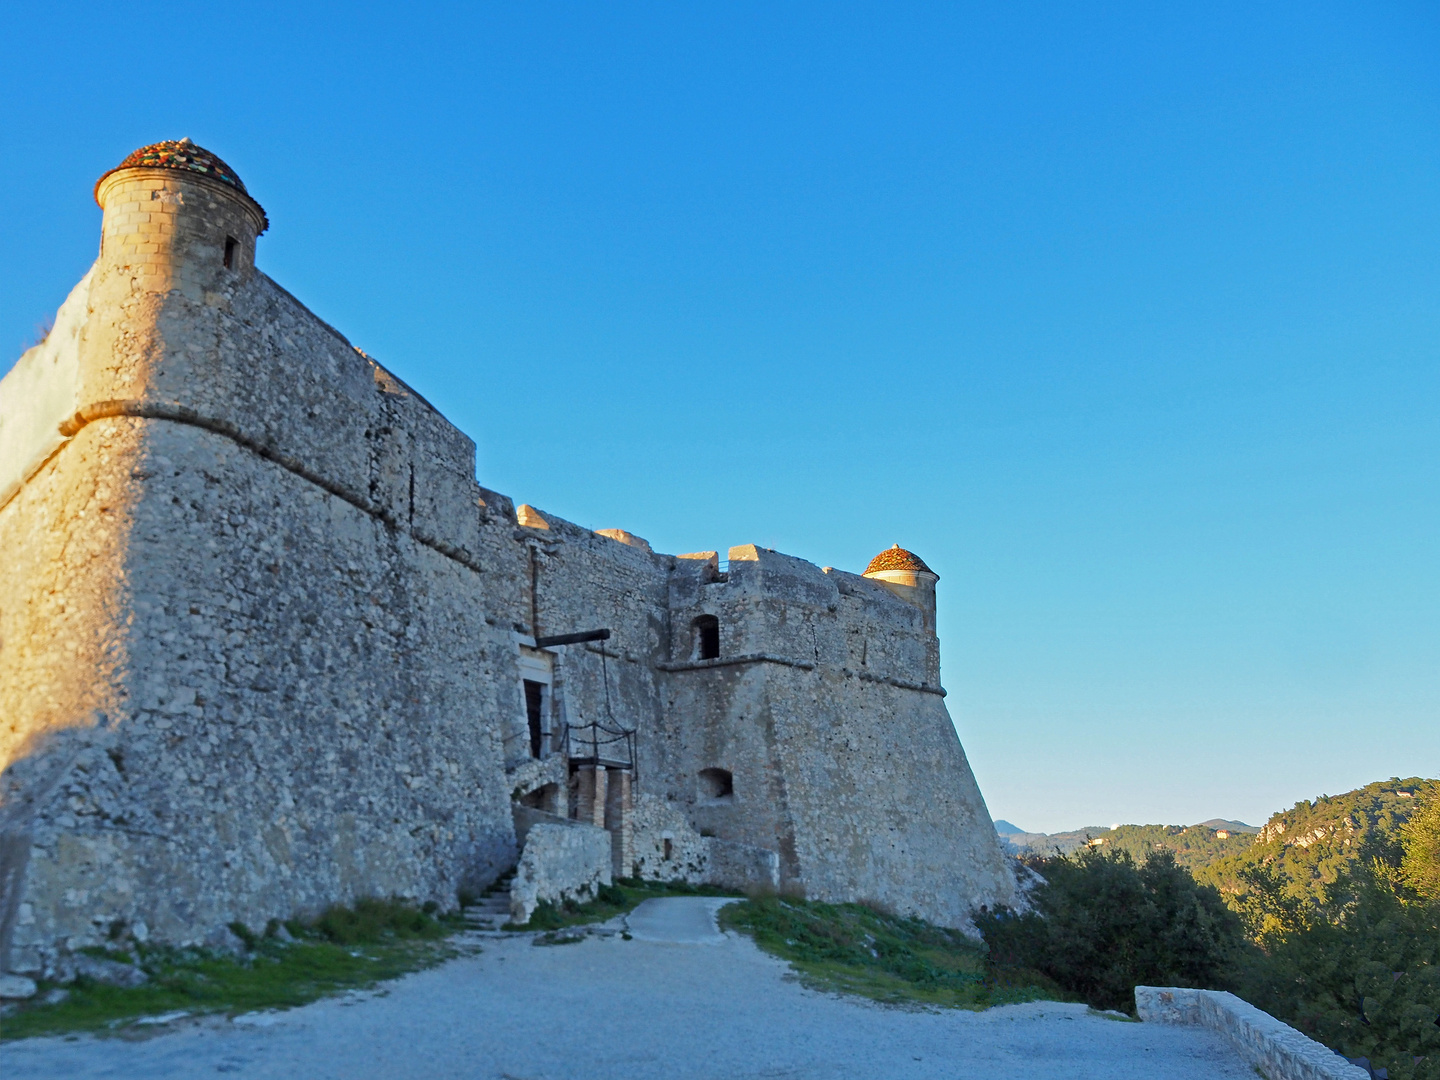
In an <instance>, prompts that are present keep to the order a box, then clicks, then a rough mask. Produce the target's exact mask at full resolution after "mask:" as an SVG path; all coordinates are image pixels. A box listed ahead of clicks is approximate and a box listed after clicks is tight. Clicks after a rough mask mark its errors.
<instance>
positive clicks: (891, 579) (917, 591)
mask: <svg viewBox="0 0 1440 1080" xmlns="http://www.w3.org/2000/svg"><path fill="white" fill-rule="evenodd" d="M863 576H865V577H867V578H872V579H874V580H875V581H878V582H880V583H881V584H882V585H884V586H885V587H886V588H887V589H889V590H890V591H891V592H893V593H894V594H895V595H896V596H898V597H900V599H901V600H904V601H905V602H906V603H909V604H914V605H915V606H916V607H918V608H919V609H920V611H921V612H922V613H923V614H924V616H925V629H927V630H929V631H930V632H931V633H934V632H935V583H936V582H937V581H939V580H940V575H939V574H937V573H935V571H933V570H931V569H930V567H928V566H926V565H925V560H924V559H922V558H920V556H919V555H916V554H915V553H914V552H913V551H906V550H905V549H904V548H902V547H901V546H900V545H899V544H896V545H895V546H894V547H889V548H886V549H885V550H884V551H882V552H880V554H879V555H876V556H875V557H874V558H873V559H871V560H870V565H869V566H867V567H866V568H865V573H864V575H863Z"/></svg>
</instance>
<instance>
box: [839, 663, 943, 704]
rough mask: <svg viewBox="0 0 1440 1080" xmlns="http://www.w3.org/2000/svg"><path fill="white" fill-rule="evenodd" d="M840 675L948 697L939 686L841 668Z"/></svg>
mask: <svg viewBox="0 0 1440 1080" xmlns="http://www.w3.org/2000/svg"><path fill="white" fill-rule="evenodd" d="M840 673H841V674H842V675H844V676H845V677H846V678H856V679H859V680H860V681H861V682H873V683H883V684H884V685H886V686H894V687H897V688H898V689H901V690H917V691H919V692H920V693H922V694H934V695H936V696H937V697H948V696H949V694H950V691H948V690H946V689H944V688H943V687H939V686H930V685H928V684H926V683H918V682H906V681H905V680H904V679H892V678H891V677H890V676H889V675H872V674H871V673H870V672H868V671H852V670H851V669H850V668H841V669H840Z"/></svg>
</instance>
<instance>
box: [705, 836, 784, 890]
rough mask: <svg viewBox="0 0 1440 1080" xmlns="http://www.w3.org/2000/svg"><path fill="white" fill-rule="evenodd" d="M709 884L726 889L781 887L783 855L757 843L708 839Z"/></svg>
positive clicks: (707, 876) (707, 877) (706, 873)
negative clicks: (781, 857)
mask: <svg viewBox="0 0 1440 1080" xmlns="http://www.w3.org/2000/svg"><path fill="white" fill-rule="evenodd" d="M706 849H707V854H708V856H709V859H708V864H707V866H706V868H705V883H706V884H707V885H718V886H720V887H721V888H722V889H751V888H757V887H758V888H761V889H778V888H780V855H779V853H777V852H774V851H771V850H770V849H769V848H762V847H756V846H755V845H754V844H738V843H736V842H735V841H733V840H720V839H717V838H715V837H707V838H706Z"/></svg>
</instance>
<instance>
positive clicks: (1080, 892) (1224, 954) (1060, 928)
mask: <svg viewBox="0 0 1440 1080" xmlns="http://www.w3.org/2000/svg"><path fill="white" fill-rule="evenodd" d="M1030 865H1031V866H1032V867H1033V868H1034V869H1035V870H1036V871H1038V872H1039V873H1040V875H1041V876H1042V877H1043V878H1044V879H1045V884H1044V885H1041V886H1039V887H1038V888H1037V889H1036V890H1035V891H1034V892H1033V893H1032V895H1031V900H1032V902H1033V904H1034V907H1035V910H1034V911H1033V912H1030V913H1027V914H1025V915H1019V916H1017V915H1014V914H1012V913H1009V912H999V913H991V914H989V915H984V916H981V917H980V919H978V920H977V922H978V924H979V927H980V931H981V933H983V934H984V936H985V941H986V943H987V944H988V945H989V947H990V956H991V960H992V961H993V962H995V963H997V964H999V965H1002V966H1005V965H1011V966H1018V967H1025V968H1031V969H1033V970H1035V971H1038V972H1040V973H1041V974H1043V975H1046V976H1048V977H1049V978H1051V979H1053V980H1055V982H1057V983H1059V984H1060V985H1061V986H1062V987H1064V988H1065V989H1067V990H1070V991H1072V992H1073V993H1076V994H1078V995H1080V997H1082V998H1083V999H1084V1000H1085V1001H1087V1002H1088V1003H1089V1004H1091V1005H1093V1006H1095V1007H1096V1008H1102V1009H1123V1010H1125V1011H1126V1012H1133V1011H1134V1008H1135V986H1136V985H1137V984H1148V985H1152V986H1198V987H1223V986H1224V985H1226V984H1227V983H1228V975H1229V973H1230V971H1231V970H1232V967H1233V964H1234V961H1235V959H1236V956H1237V954H1238V953H1239V951H1241V950H1242V949H1243V948H1244V947H1245V943H1244V933H1243V931H1242V928H1241V924H1240V920H1239V918H1237V917H1236V916H1235V914H1234V913H1233V912H1231V911H1230V910H1229V909H1228V908H1226V907H1225V904H1224V902H1223V901H1222V900H1221V899H1220V894H1219V893H1217V892H1216V891H1215V890H1214V889H1213V888H1210V887H1209V886H1204V885H1197V884H1196V883H1195V879H1194V878H1192V877H1191V876H1190V874H1189V873H1188V872H1187V871H1186V870H1185V869H1184V868H1182V867H1180V866H1177V865H1176V864H1175V857H1174V855H1173V854H1172V853H1171V852H1169V851H1157V852H1155V853H1154V854H1153V855H1151V856H1150V858H1148V859H1147V860H1146V861H1145V862H1144V863H1143V864H1141V865H1138V866H1137V865H1136V863H1135V861H1134V860H1133V859H1132V858H1131V857H1130V856H1129V854H1128V853H1126V852H1123V851H1121V852H1117V853H1115V854H1113V855H1106V854H1102V853H1101V852H1100V851H1099V850H1097V849H1094V848H1084V849H1081V850H1080V851H1078V852H1076V853H1074V854H1073V855H1068V856H1060V857H1056V858H1050V859H1038V860H1033V861H1032V862H1031V864H1030Z"/></svg>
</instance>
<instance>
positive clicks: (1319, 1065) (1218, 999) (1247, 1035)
mask: <svg viewBox="0 0 1440 1080" xmlns="http://www.w3.org/2000/svg"><path fill="white" fill-rule="evenodd" d="M1135 1012H1136V1014H1137V1015H1138V1016H1139V1017H1140V1019H1141V1020H1145V1021H1148V1022H1150V1023H1161V1024H1199V1025H1202V1026H1204V1027H1208V1028H1210V1029H1211V1030H1213V1031H1218V1032H1220V1033H1221V1034H1222V1035H1224V1036H1225V1037H1226V1038H1227V1039H1229V1040H1230V1042H1231V1043H1233V1044H1234V1046H1235V1048H1236V1049H1237V1050H1239V1051H1240V1053H1241V1054H1242V1055H1243V1056H1244V1058H1245V1060H1246V1061H1248V1062H1250V1063H1251V1064H1252V1065H1255V1066H1257V1067H1259V1068H1260V1069H1261V1070H1263V1072H1264V1075H1265V1076H1267V1077H1269V1078H1270V1080H1366V1078H1367V1077H1368V1075H1369V1074H1368V1073H1367V1072H1366V1071H1365V1070H1364V1069H1362V1068H1360V1067H1359V1066H1357V1065H1351V1064H1350V1062H1349V1061H1347V1060H1346V1059H1345V1058H1343V1057H1341V1056H1340V1055H1338V1054H1336V1053H1335V1052H1334V1051H1332V1050H1329V1049H1327V1048H1326V1047H1324V1046H1322V1045H1321V1044H1320V1043H1318V1042H1316V1041H1315V1040H1314V1039H1311V1038H1309V1037H1308V1036H1306V1035H1303V1034H1301V1033H1300V1032H1298V1031H1296V1030H1295V1029H1294V1028H1292V1027H1291V1026H1290V1025H1289V1024H1286V1023H1282V1022H1281V1021H1279V1020H1277V1019H1275V1017H1273V1016H1271V1015H1270V1014H1269V1013H1267V1012H1264V1011H1262V1010H1260V1009H1257V1008H1256V1007H1255V1006H1254V1005H1251V1004H1250V1003H1249V1002H1248V1001H1244V1000H1242V999H1241V998H1238V997H1236V996H1235V995H1234V994H1230V993H1226V992H1225V991H1223V990H1191V989H1186V988H1184V987H1176V986H1137V987H1136V988H1135Z"/></svg>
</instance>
